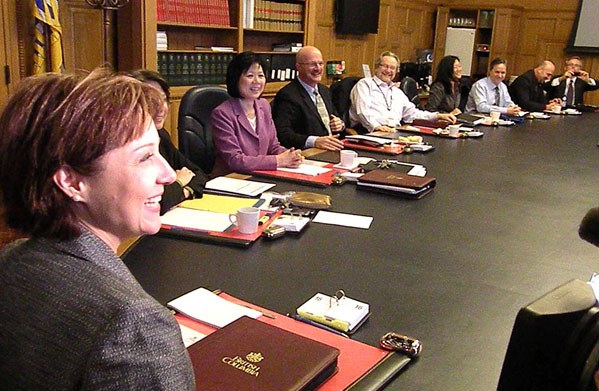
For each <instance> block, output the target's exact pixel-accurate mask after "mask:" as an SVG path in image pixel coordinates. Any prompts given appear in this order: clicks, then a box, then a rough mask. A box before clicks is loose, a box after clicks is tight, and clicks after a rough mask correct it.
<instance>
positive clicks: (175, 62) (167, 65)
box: [158, 52, 235, 86]
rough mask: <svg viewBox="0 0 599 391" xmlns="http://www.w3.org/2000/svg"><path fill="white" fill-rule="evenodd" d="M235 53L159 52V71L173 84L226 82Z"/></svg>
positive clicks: (187, 84)
mask: <svg viewBox="0 0 599 391" xmlns="http://www.w3.org/2000/svg"><path fill="white" fill-rule="evenodd" d="M233 56H235V54H233V53H193V52H191V53H186V52H158V72H160V74H162V76H163V77H164V78H165V79H166V81H167V82H168V83H169V84H170V85H171V86H189V85H198V84H224V83H225V81H226V80H225V79H226V75H227V66H228V64H229V62H230V61H231V60H232V59H233Z"/></svg>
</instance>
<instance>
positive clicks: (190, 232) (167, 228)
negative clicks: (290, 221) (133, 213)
mask: <svg viewBox="0 0 599 391" xmlns="http://www.w3.org/2000/svg"><path fill="white" fill-rule="evenodd" d="M282 213H283V211H282V210H278V211H276V212H275V213H267V212H265V211H261V212H260V216H269V218H268V221H267V222H266V223H264V224H261V225H258V230H257V231H256V232H255V233H253V234H242V233H241V232H239V230H238V228H237V226H235V225H232V226H231V227H230V228H229V229H228V230H226V231H224V232H215V231H202V230H199V229H193V228H187V227H176V226H173V225H167V224H162V226H161V227H160V232H159V234H160V235H165V236H173V237H178V238H184V239H189V240H197V241H211V242H221V243H223V244H230V245H234V246H242V247H248V246H249V245H250V244H252V243H254V242H255V241H256V240H258V239H259V238H260V236H261V235H262V231H264V229H266V228H268V226H269V225H270V224H271V223H272V222H273V221H274V220H275V219H276V218H277V217H279V216H280V215H281V214H282Z"/></svg>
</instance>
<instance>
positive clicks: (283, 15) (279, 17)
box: [243, 0, 304, 31]
mask: <svg viewBox="0 0 599 391" xmlns="http://www.w3.org/2000/svg"><path fill="white" fill-rule="evenodd" d="M243 10H244V13H243V27H244V28H249V29H257V30H277V31H302V30H303V19H304V4H303V3H301V2H300V3H284V2H279V1H271V0H245V1H244V8H243Z"/></svg>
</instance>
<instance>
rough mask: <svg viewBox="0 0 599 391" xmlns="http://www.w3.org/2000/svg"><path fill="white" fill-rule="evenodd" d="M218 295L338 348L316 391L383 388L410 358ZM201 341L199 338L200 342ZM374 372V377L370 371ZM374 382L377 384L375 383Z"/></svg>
mask: <svg viewBox="0 0 599 391" xmlns="http://www.w3.org/2000/svg"><path fill="white" fill-rule="evenodd" d="M220 296H221V297H223V298H225V299H227V300H229V301H232V302H234V303H237V304H241V305H244V306H247V307H250V308H254V309H256V310H258V311H261V312H263V313H267V314H274V315H275V319H272V318H269V317H266V316H261V317H259V318H258V320H260V321H262V322H264V323H268V324H270V325H273V326H277V327H280V328H282V329H284V330H287V331H291V332H293V333H296V334H299V335H302V336H304V337H308V338H310V339H313V340H315V341H319V342H322V343H325V344H327V345H330V346H333V347H335V348H337V349H339V351H340V354H339V358H338V363H337V366H338V368H339V371H338V372H337V373H336V374H335V375H333V376H332V377H331V378H330V379H329V380H327V381H326V382H325V383H324V384H322V386H320V387H319V388H318V390H319V391H339V390H344V389H347V388H348V387H350V386H351V387H352V390H354V389H356V390H357V389H368V390H376V389H378V388H380V387H382V386H383V385H384V384H385V383H386V382H387V381H389V380H390V379H391V377H392V376H394V375H395V374H397V373H398V372H399V371H400V370H401V369H402V368H403V367H404V366H405V365H407V364H408V363H409V362H410V358H408V357H406V356H403V355H400V354H397V353H393V352H389V351H386V350H383V349H379V348H377V347H374V346H370V345H367V344H364V343H362V342H359V341H356V340H353V339H350V338H345V337H342V336H340V335H337V334H333V333H331V332H329V331H326V330H322V329H319V328H317V327H314V326H311V325H309V324H306V323H303V322H300V321H297V320H295V319H292V318H290V317H288V316H285V315H281V314H275V313H274V312H273V311H270V310H267V309H264V308H261V307H259V306H256V305H254V304H251V303H248V302H245V301H243V300H240V299H237V298H235V297H233V296H231V295H229V294H227V293H221V294H220ZM175 318H176V319H177V322H179V324H182V325H184V326H187V327H189V328H191V329H194V330H196V331H199V332H200V333H203V334H210V333H212V332H214V331H215V329H214V328H213V327H211V326H209V325H206V324H203V323H201V322H197V321H195V320H193V319H190V318H187V317H185V316H183V315H180V314H177V315H175ZM199 343H201V341H200V342H199ZM385 366H390V368H386V371H385V373H384V374H376V373H375V372H376V370H377V368H380V367H385ZM373 373H375V376H372V374H373ZM361 381H364V383H360V382H361ZM362 384H368V388H362V387H361V386H362ZM375 385H376V386H375Z"/></svg>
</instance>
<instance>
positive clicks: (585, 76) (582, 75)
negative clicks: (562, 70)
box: [578, 71, 590, 81]
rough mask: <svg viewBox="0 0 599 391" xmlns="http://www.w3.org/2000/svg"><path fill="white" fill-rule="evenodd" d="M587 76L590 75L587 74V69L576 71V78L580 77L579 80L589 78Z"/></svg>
mask: <svg viewBox="0 0 599 391" xmlns="http://www.w3.org/2000/svg"><path fill="white" fill-rule="evenodd" d="M589 77H590V76H589V73H588V72H587V71H580V72H578V78H580V80H583V81H587V80H589Z"/></svg>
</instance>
